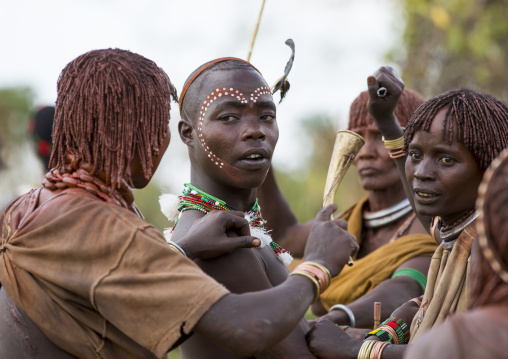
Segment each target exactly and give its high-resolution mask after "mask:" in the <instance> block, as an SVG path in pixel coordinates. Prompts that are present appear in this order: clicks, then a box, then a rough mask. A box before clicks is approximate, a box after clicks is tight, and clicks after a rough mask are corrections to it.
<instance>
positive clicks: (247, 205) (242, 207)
mask: <svg viewBox="0 0 508 359" xmlns="http://www.w3.org/2000/svg"><path fill="white" fill-rule="evenodd" d="M191 184H192V185H194V186H196V187H197V188H199V189H200V190H202V191H204V192H206V193H208V194H209V195H212V196H214V197H217V198H219V199H221V200H223V201H224V202H226V203H227V204H228V205H230V206H232V207H234V208H236V209H237V210H239V211H242V212H248V211H249V210H251V209H252V207H253V206H254V203H255V201H256V193H257V192H256V188H252V189H248V188H247V189H246V188H238V187H233V186H228V185H226V184H224V183H219V182H217V181H214V180H213V179H211V178H208V177H206V178H203V177H201V178H200V177H199V176H193V175H192V174H191Z"/></svg>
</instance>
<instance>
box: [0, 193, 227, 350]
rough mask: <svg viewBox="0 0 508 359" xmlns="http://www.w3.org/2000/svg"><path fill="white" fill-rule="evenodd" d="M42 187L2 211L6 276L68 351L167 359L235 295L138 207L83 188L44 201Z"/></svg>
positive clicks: (0, 250)
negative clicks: (175, 245)
mask: <svg viewBox="0 0 508 359" xmlns="http://www.w3.org/2000/svg"><path fill="white" fill-rule="evenodd" d="M40 191H41V190H35V191H32V192H30V193H28V194H26V195H24V196H22V197H20V198H19V199H18V200H17V201H16V202H14V203H13V204H12V205H11V206H9V208H7V210H6V211H5V212H4V213H3V214H2V215H1V216H0V225H1V228H0V230H1V243H0V282H1V283H2V286H3V287H4V288H5V291H6V292H7V294H8V295H9V297H10V298H11V300H12V301H13V302H14V304H15V305H16V306H17V307H18V308H19V309H21V310H22V311H23V312H24V313H25V314H26V315H27V316H28V317H29V318H30V319H31V320H32V321H33V322H34V323H35V324H36V325H37V326H38V327H39V328H40V329H41V331H42V332H43V333H44V334H45V335H46V336H47V337H48V339H49V340H50V341H51V342H53V343H54V344H55V345H56V346H57V347H59V348H60V349H63V350H64V351H66V352H68V353H70V354H72V355H74V356H78V357H80V358H155V357H158V358H162V357H165V356H166V352H167V351H168V350H169V349H170V348H171V347H173V346H174V345H175V343H177V342H178V341H179V340H180V339H182V337H185V335H186V334H189V333H190V332H191V330H192V328H193V327H194V326H195V325H196V323H197V322H198V321H199V319H200V318H201V317H202V316H203V314H204V313H205V312H206V311H207V310H208V309H209V308H210V307H211V306H212V305H213V304H214V303H216V302H217V301H218V300H219V299H220V298H222V297H223V296H224V295H225V294H227V293H228V291H227V290H226V289H225V288H224V287H223V286H222V285H220V284H218V283H217V282H215V281H214V280H213V279H212V278H210V277H208V276H206V275H205V274H204V273H203V272H202V271H201V270H200V269H199V268H198V266H196V265H195V264H194V263H193V262H192V261H190V260H189V259H187V258H185V257H184V256H182V255H180V254H178V253H176V252H174V251H173V250H171V249H170V247H169V246H168V245H167V243H166V241H165V240H164V237H163V235H162V233H160V232H159V231H158V230H157V229H156V228H155V227H153V226H152V225H150V224H148V223H147V222H145V221H144V220H142V219H141V218H139V217H138V216H137V215H136V214H134V213H133V212H131V211H129V210H127V209H125V208H121V207H120V206H116V205H113V204H109V203H106V202H104V201H102V200H99V199H98V198H97V197H95V196H92V195H91V194H88V193H87V192H86V191H83V190H80V189H68V190H65V191H63V192H62V193H61V194H58V195H56V196H55V197H53V198H51V199H49V200H48V201H46V202H45V203H43V204H42V205H40V206H39V207H37V204H38V201H39V194H40ZM14 329H15V328H14ZM29 339H30V338H27V341H29Z"/></svg>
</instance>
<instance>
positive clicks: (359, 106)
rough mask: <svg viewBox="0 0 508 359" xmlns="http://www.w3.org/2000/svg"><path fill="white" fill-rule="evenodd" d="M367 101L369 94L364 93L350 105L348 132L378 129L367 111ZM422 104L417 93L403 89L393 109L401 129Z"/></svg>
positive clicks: (420, 97)
mask: <svg viewBox="0 0 508 359" xmlns="http://www.w3.org/2000/svg"><path fill="white" fill-rule="evenodd" d="M368 101H369V92H368V91H364V92H362V93H361V94H360V95H358V97H357V98H356V99H355V100H354V101H353V103H352V104H351V107H350V109H349V124H348V129H349V130H350V131H358V130H359V129H361V128H367V129H373V130H377V129H378V128H377V126H376V123H375V122H374V119H373V118H372V116H371V115H370V114H369V110H368V109H367V102H368ZM423 102H424V100H423V97H422V96H421V95H420V94H419V93H418V92H416V91H413V90H409V89H404V91H403V92H402V94H401V95H400V98H399V101H398V103H397V107H395V116H396V117H397V120H399V123H400V125H401V126H402V127H406V125H407V123H408V121H409V119H410V118H411V116H412V115H413V113H414V112H415V111H416V109H417V108H418V107H419V106H420V105H421V104H422V103H423Z"/></svg>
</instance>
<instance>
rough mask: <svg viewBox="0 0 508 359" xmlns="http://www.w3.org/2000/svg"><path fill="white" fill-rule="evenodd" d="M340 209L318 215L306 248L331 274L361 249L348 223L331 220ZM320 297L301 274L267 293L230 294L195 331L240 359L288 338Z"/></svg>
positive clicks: (202, 319)
mask: <svg viewBox="0 0 508 359" xmlns="http://www.w3.org/2000/svg"><path fill="white" fill-rule="evenodd" d="M336 208H337V206H336V205H331V206H328V207H326V208H325V209H323V210H321V211H320V212H319V213H318V215H317V217H316V220H315V221H314V225H313V227H312V230H311V233H310V236H309V241H308V245H307V247H306V250H305V257H306V259H307V260H309V261H314V262H318V263H321V264H322V265H324V266H325V267H326V268H328V269H329V270H330V272H331V274H332V276H335V275H337V274H338V273H339V272H340V270H341V269H342V268H343V267H344V265H345V263H347V261H348V258H349V256H350V255H351V254H352V253H353V254H354V253H355V252H356V251H357V250H358V245H357V244H356V241H355V239H354V237H353V236H352V235H351V234H350V233H348V232H347V231H346V230H345V228H346V226H347V224H346V223H345V221H341V220H334V221H330V220H328V218H329V217H330V215H331V214H332V212H333V211H334V210H335V209H336ZM344 248H348V249H347V250H344ZM315 294H316V292H315V287H314V285H313V283H312V282H311V281H310V280H309V279H307V278H305V277H300V276H290V277H289V278H288V279H287V280H286V281H285V282H284V283H282V284H280V285H278V286H277V287H275V288H271V289H267V290H264V291H260V292H253V293H244V294H238V295H237V294H228V295H226V296H224V297H223V298H222V299H220V300H219V301H218V302H217V303H215V304H214V305H213V306H212V308H211V309H210V310H209V311H208V312H207V313H206V314H205V315H204V316H203V317H202V318H201V320H200V321H199V322H198V324H197V325H196V326H195V327H194V329H193V331H194V332H196V333H200V334H202V335H204V336H206V337H207V338H209V339H210V340H212V341H214V342H216V343H217V344H218V345H220V346H222V347H223V348H225V349H227V350H229V351H231V352H233V353H235V354H237V355H242V356H252V355H255V354H256V353H260V352H262V351H263V350H265V349H266V348H268V347H271V346H273V345H275V344H276V343H278V342H279V341H281V340H282V339H283V338H285V337H286V336H287V335H288V334H289V333H290V332H291V331H292V330H293V329H294V328H295V327H296V326H297V324H298V323H299V321H300V319H301V318H302V317H303V316H304V314H305V312H306V311H307V309H308V307H309V305H310V304H311V302H312V300H313V298H314V296H315ZM218 328H220V330H218Z"/></svg>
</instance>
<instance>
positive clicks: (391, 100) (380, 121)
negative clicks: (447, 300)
mask: <svg viewBox="0 0 508 359" xmlns="http://www.w3.org/2000/svg"><path fill="white" fill-rule="evenodd" d="M367 85H368V89H369V101H368V104H367V107H368V109H369V113H370V115H371V116H372V118H373V119H374V122H376V125H377V127H378V128H379V131H381V133H382V134H383V137H384V138H385V140H395V139H398V138H400V137H403V136H404V131H403V130H402V127H401V126H400V124H399V122H398V121H397V118H396V117H395V107H396V106H397V102H398V101H399V97H400V95H401V94H402V91H403V90H404V82H402V80H401V79H400V78H399V76H398V75H397V73H396V72H395V70H394V69H392V68H391V67H388V66H387V67H381V68H380V69H379V70H377V71H376V72H375V73H374V75H372V76H369V77H368V78H367ZM382 87H384V88H385V89H386V95H384V96H379V95H378V90H379V89H380V88H382ZM406 158H407V154H406V155H405V156H402V157H398V158H395V159H394V161H395V164H396V165H397V169H398V170H399V173H400V177H401V179H402V184H403V185H404V190H405V192H406V196H407V198H408V199H409V201H410V202H411V206H412V207H413V211H415V204H414V197H413V193H412V190H411V187H410V185H409V183H408V181H407V177H406V172H405V165H406ZM415 213H416V215H417V217H418V219H419V220H420V222H421V223H422V225H423V226H424V227H425V229H426V230H427V231H430V224H431V220H432V218H430V217H426V216H420V215H418V212H416V211H415Z"/></svg>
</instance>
